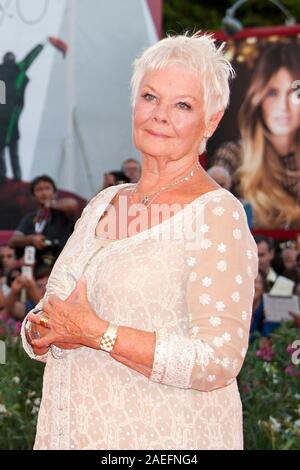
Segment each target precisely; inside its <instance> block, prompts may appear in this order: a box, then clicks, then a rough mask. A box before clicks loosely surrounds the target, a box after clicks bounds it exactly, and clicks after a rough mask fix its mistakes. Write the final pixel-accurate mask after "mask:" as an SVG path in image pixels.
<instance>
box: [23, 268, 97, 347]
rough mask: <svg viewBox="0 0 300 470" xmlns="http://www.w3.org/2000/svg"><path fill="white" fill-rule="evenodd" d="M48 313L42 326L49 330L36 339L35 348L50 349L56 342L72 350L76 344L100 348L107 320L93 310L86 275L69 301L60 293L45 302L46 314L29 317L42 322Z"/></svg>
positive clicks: (34, 321) (44, 312) (44, 310)
mask: <svg viewBox="0 0 300 470" xmlns="http://www.w3.org/2000/svg"><path fill="white" fill-rule="evenodd" d="M45 316H46V317H48V321H47V323H44V322H43V321H42V326H45V327H46V329H47V330H48V332H47V333H46V334H45V335H44V336H43V337H42V338H40V339H35V340H33V342H32V343H33V346H34V347H35V348H48V347H49V346H50V345H51V344H55V345H56V346H59V347H60V348H62V347H63V348H64V349H72V348H73V347H74V345H75V347H78V345H81V346H87V347H92V348H95V349H99V343H100V338H101V335H102V333H103V331H104V330H105V326H104V323H106V322H103V320H101V319H100V318H99V317H98V316H97V314H96V312H95V311H94V310H93V309H92V307H91V305H90V303H89V301H88V298H87V287H86V281H85V279H84V278H83V277H82V278H80V279H79V281H78V282H77V284H76V286H75V288H74V290H73V291H72V292H71V294H70V295H69V297H68V298H67V299H66V300H61V299H60V298H59V297H58V296H56V295H51V296H49V298H48V300H47V301H46V302H44V304H43V314H42V315H34V314H30V315H28V320H30V321H32V322H33V323H35V324H38V325H41V323H40V322H41V318H42V317H45ZM63 345H65V346H63Z"/></svg>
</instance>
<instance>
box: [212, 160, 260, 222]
mask: <svg viewBox="0 0 300 470" xmlns="http://www.w3.org/2000/svg"><path fill="white" fill-rule="evenodd" d="M207 173H208V174H209V176H210V177H211V178H212V179H214V180H215V181H216V182H217V183H218V184H219V185H220V186H221V187H222V188H224V189H227V191H231V188H232V176H231V174H230V173H229V171H228V170H227V169H226V168H225V167H224V166H221V165H220V166H219V165H214V166H212V167H211V168H209V170H208V171H207ZM240 201H241V203H242V204H243V206H244V210H245V212H246V216H247V221H248V225H249V228H252V227H253V212H252V206H251V204H250V203H249V202H247V201H244V200H242V199H240Z"/></svg>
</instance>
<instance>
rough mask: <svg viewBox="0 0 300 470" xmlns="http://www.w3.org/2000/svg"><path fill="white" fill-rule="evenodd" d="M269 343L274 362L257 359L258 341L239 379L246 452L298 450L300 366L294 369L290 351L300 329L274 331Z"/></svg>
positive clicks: (287, 326)
mask: <svg viewBox="0 0 300 470" xmlns="http://www.w3.org/2000/svg"><path fill="white" fill-rule="evenodd" d="M270 339H271V345H269V346H268V349H269V350H271V351H272V354H273V358H272V360H271V361H266V360H263V359H262V358H258V357H257V351H258V350H259V343H260V341H261V339H260V338H258V339H256V340H255V341H254V343H253V344H251V346H250V347H249V349H248V353H247V356H246V360H245V363H244V366H243V369H242V371H241V374H240V376H239V388H240V392H241V399H242V403H243V409H244V441H245V448H246V449H252V450H253V449H256V450H262V449H267V450H270V449H272V450H274V449H276V450H288V449H299V448H300V377H299V376H300V366H299V365H298V366H294V365H293V363H292V356H291V353H290V352H288V351H287V348H288V346H289V345H291V344H292V343H293V342H294V341H295V340H297V339H298V340H300V329H299V328H294V327H292V325H291V324H290V323H287V324H285V325H283V326H282V327H280V328H279V329H278V330H275V332H274V333H273V334H272V335H271V336H270ZM298 357H299V355H298ZM299 358H300V357H299ZM291 373H292V374H293V375H294V376H291V375H290V374H291ZM297 375H298V376H297Z"/></svg>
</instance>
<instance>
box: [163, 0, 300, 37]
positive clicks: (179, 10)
mask: <svg viewBox="0 0 300 470" xmlns="http://www.w3.org/2000/svg"><path fill="white" fill-rule="evenodd" d="M234 3H235V1H232V0H219V1H218V2H212V1H211V0H184V1H182V0H164V3H163V5H164V7H163V8H164V18H163V29H164V32H165V33H171V34H172V33H175V32H176V33H181V32H183V31H186V30H189V31H191V30H192V31H193V30H199V29H201V30H204V31H209V30H210V31H216V30H220V29H222V24H221V23H222V18H223V17H224V16H225V12H226V9H227V8H230V7H231V6H232V5H233V4H234ZM282 3H283V5H284V6H285V7H286V8H287V9H288V10H289V11H290V13H291V14H292V15H293V16H294V17H295V18H296V20H297V21H298V22H300V2H299V0H282ZM236 17H237V18H238V19H239V20H241V21H242V23H243V25H244V26H245V27H258V26H274V25H282V24H284V22H285V16H284V14H283V13H282V12H281V11H280V10H279V9H278V8H277V7H276V6H275V5H273V4H272V3H271V2H270V1H268V0H248V2H247V3H245V5H243V6H241V7H240V8H239V9H238V10H237V13H236Z"/></svg>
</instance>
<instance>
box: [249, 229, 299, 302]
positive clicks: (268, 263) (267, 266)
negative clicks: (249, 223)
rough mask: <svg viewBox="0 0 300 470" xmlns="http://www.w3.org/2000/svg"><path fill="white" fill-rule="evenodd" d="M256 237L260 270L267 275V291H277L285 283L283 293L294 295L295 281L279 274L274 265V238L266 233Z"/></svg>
mask: <svg viewBox="0 0 300 470" xmlns="http://www.w3.org/2000/svg"><path fill="white" fill-rule="evenodd" d="M254 238H255V241H256V244H257V251H258V261H259V270H260V271H262V272H263V273H264V274H265V276H266V281H267V292H270V293H275V290H276V289H277V288H278V286H279V285H280V286H282V284H284V292H282V288H281V293H282V294H284V295H292V293H293V289H294V286H295V282H294V281H292V280H290V279H288V278H286V277H285V276H282V275H279V274H278V272H276V271H275V269H274V267H273V266H272V261H273V259H274V255H275V250H274V243H273V240H271V239H270V238H268V237H266V236H264V235H256V236H255V237H254Z"/></svg>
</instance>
